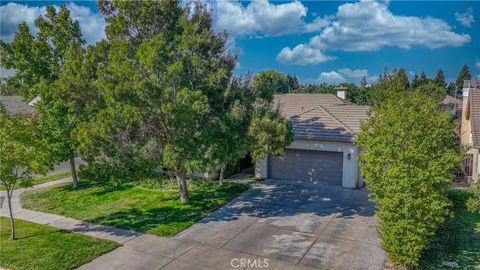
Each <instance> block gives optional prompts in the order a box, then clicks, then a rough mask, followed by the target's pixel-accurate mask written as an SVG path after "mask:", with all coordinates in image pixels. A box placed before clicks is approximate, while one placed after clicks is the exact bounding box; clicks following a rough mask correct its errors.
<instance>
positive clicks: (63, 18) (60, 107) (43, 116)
mask: <svg viewBox="0 0 480 270" xmlns="http://www.w3.org/2000/svg"><path fill="white" fill-rule="evenodd" d="M46 11H47V12H46V14H45V16H40V17H39V18H37V19H36V20H35V26H36V28H37V29H38V33H37V34H36V36H33V35H32V34H31V33H30V29H29V28H28V26H27V25H26V23H22V24H20V26H19V30H18V32H17V33H16V35H15V37H14V39H13V40H12V42H10V43H5V42H3V41H1V42H0V46H1V52H0V60H1V64H2V66H4V67H6V68H12V69H14V70H15V74H14V76H12V77H10V78H8V79H7V83H8V84H9V85H10V86H12V87H15V88H16V89H18V91H19V92H20V93H22V95H23V96H24V97H25V98H33V97H39V98H40V102H38V103H37V105H36V111H37V114H38V115H39V126H40V129H41V130H42V131H43V135H44V137H45V138H46V139H47V140H48V143H49V149H50V155H49V158H48V160H49V161H50V164H51V165H53V164H55V163H59V162H62V161H65V160H70V165H71V170H72V179H73V187H74V188H76V187H77V185H78V184H77V181H78V179H77V174H76V170H75V159H74V152H75V147H76V141H75V139H74V138H73V136H72V131H73V129H74V128H75V127H76V125H77V124H78V121H79V115H81V112H77V111H76V109H75V108H73V107H70V108H69V107H68V106H67V104H66V103H65V100H66V99H62V98H61V96H60V95H59V91H57V89H59V88H63V89H66V88H68V87H70V86H71V85H70V86H69V85H68V84H69V83H70V82H69V75H70V74H68V72H69V71H68V69H70V70H71V69H72V68H73V69H75V68H77V67H67V68H64V65H65V63H67V62H68V61H69V60H68V59H67V55H70V56H73V57H75V53H76V52H79V51H81V50H82V49H81V47H82V46H83V45H84V44H85V40H84V39H83V36H82V33H81V31H80V25H79V23H78V21H74V20H72V19H71V18H70V11H69V10H68V9H67V7H66V6H65V5H63V6H61V7H60V8H59V9H58V10H57V9H56V8H55V7H53V6H48V7H47V9H46ZM72 48H75V49H72ZM72 50H75V52H72ZM65 69H67V71H65ZM62 73H67V75H66V78H64V79H63V80H59V78H60V77H61V76H62ZM68 91H70V92H72V91H78V92H82V91H84V89H83V88H82V87H80V88H75V89H70V90H68Z"/></svg>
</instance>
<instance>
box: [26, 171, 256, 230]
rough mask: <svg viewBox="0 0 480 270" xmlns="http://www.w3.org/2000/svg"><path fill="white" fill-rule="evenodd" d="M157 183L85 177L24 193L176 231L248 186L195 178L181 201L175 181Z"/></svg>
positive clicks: (101, 219) (93, 217) (45, 203)
mask: <svg viewBox="0 0 480 270" xmlns="http://www.w3.org/2000/svg"><path fill="white" fill-rule="evenodd" d="M151 182H152V181H150V182H148V181H139V182H137V183H135V184H122V185H119V186H115V185H106V184H105V183H98V182H93V181H81V182H80V183H79V184H80V188H79V189H78V190H72V189H71V185H70V184H67V185H61V186H56V187H51V188H48V189H43V190H36V191H31V192H28V193H26V194H23V196H22V205H23V207H25V208H28V209H34V210H38V211H43V212H48V213H55V214H60V215H64V216H68V217H72V218H75V219H80V220H87V221H91V222H94V223H100V224H104V225H110V226H115V227H119V228H126V229H132V230H135V231H138V232H147V233H152V234H156V235H160V236H171V235H174V234H176V233H178V232H180V231H182V230H184V229H185V228H187V227H189V226H190V225H192V224H193V223H195V222H196V221H197V220H199V219H201V218H203V217H205V216H206V215H207V214H208V213H209V212H211V211H212V210H214V209H216V208H217V207H219V206H221V205H223V204H225V203H227V202H228V201H230V200H231V199H232V198H233V197H235V196H237V195H238V194H240V193H242V192H243V191H245V190H247V189H248V187H247V186H245V185H241V184H234V183H225V184H224V185H222V186H220V185H218V184H217V183H216V182H213V181H207V180H189V181H188V185H189V195H190V202H189V203H188V204H185V203H181V202H180V201H179V191H178V188H177V187H176V184H174V182H173V181H171V180H167V179H163V180H159V182H162V184H158V183H157V184H152V183H151Z"/></svg>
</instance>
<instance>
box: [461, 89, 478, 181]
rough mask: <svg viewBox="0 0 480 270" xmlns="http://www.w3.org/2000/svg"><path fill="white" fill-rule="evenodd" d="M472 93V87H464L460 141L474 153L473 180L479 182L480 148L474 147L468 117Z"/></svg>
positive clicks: (469, 151)
mask: <svg viewBox="0 0 480 270" xmlns="http://www.w3.org/2000/svg"><path fill="white" fill-rule="evenodd" d="M469 94H470V88H463V100H462V101H463V105H462V126H461V135H460V136H461V137H460V141H461V143H462V145H465V146H467V148H468V153H469V154H472V156H473V157H472V179H471V180H472V182H474V183H476V182H478V180H479V178H480V158H479V152H480V150H479V149H476V148H474V147H473V145H472V143H473V139H472V124H471V121H470V119H471V118H470V119H467V117H466V114H467V105H468V102H469V100H468V97H469Z"/></svg>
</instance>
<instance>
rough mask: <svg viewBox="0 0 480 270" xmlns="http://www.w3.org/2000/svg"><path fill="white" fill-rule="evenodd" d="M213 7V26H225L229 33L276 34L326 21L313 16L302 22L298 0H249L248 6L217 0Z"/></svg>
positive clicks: (312, 27) (305, 9) (305, 13)
mask: <svg viewBox="0 0 480 270" xmlns="http://www.w3.org/2000/svg"><path fill="white" fill-rule="evenodd" d="M214 10H215V12H214V13H215V15H214V16H215V29H217V30H218V31H223V30H227V31H228V33H229V35H230V36H232V37H235V36H242V35H248V36H254V35H257V34H260V35H266V36H277V35H282V34H287V33H291V32H295V31H298V30H299V29H301V28H302V27H305V28H308V29H318V28H319V27H321V25H325V22H324V21H322V20H323V19H321V18H319V19H316V20H315V21H314V22H312V24H309V25H308V26H307V25H306V24H305V22H304V17H305V16H306V15H307V8H306V7H305V6H304V5H303V4H302V3H300V2H291V3H282V4H272V3H270V2H269V1H268V0H259V1H252V2H250V3H249V4H248V5H247V6H244V5H242V4H241V3H240V2H236V1H218V2H216V6H215V8H214Z"/></svg>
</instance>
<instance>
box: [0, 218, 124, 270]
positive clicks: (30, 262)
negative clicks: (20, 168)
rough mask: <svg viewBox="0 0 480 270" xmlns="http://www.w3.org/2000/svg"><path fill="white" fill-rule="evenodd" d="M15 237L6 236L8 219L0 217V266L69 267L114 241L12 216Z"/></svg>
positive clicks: (113, 246) (8, 225)
mask: <svg viewBox="0 0 480 270" xmlns="http://www.w3.org/2000/svg"><path fill="white" fill-rule="evenodd" d="M15 228H16V236H17V239H16V240H11V239H10V221H9V220H8V218H5V217H0V249H1V252H0V266H2V267H6V268H11V269H45V270H47V269H55V270H56V269H73V268H76V267H78V266H80V265H82V264H84V263H86V262H89V261H91V260H93V259H94V258H95V257H97V256H99V255H101V254H103V253H105V252H108V251H110V250H112V249H114V248H115V247H117V246H118V245H117V244H116V243H114V242H111V241H106V240H100V239H95V238H92V237H90V236H86V235H81V234H78V233H73V232H68V231H64V230H59V229H55V228H52V227H49V226H46V225H40V224H36V223H31V222H28V221H23V220H18V219H17V220H15Z"/></svg>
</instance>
